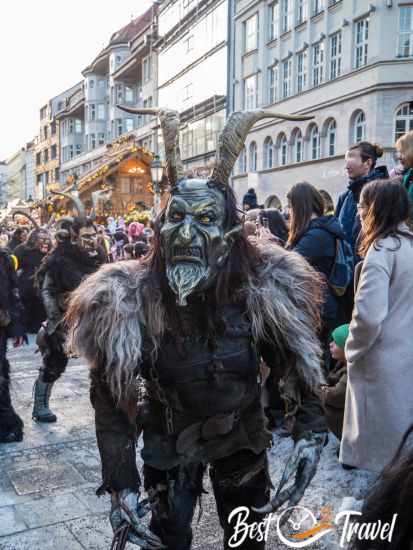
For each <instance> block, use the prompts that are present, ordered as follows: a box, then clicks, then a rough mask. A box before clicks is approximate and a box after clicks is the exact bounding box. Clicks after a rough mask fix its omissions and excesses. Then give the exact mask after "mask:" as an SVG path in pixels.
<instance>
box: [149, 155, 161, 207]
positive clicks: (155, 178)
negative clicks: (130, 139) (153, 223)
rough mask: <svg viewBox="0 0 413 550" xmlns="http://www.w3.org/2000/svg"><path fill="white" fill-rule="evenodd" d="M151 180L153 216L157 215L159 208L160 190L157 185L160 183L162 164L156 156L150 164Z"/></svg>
mask: <svg viewBox="0 0 413 550" xmlns="http://www.w3.org/2000/svg"><path fill="white" fill-rule="evenodd" d="M151 178H152V184H153V190H154V195H155V197H154V199H155V200H154V210H155V215H158V213H159V209H160V206H161V189H160V187H159V184H160V183H161V181H162V178H163V164H162V161H161V159H160V158H159V157H158V156H156V157H155V158H154V159H153V161H152V162H151Z"/></svg>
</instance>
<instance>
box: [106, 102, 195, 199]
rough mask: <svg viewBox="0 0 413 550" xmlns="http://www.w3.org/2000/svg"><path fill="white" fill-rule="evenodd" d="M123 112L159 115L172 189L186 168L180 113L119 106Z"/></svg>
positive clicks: (168, 110)
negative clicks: (180, 136) (180, 138)
mask: <svg viewBox="0 0 413 550" xmlns="http://www.w3.org/2000/svg"><path fill="white" fill-rule="evenodd" d="M117 107H118V108H119V109H121V110H122V111H126V112H127V113H132V114H134V115H157V116H159V121H160V123H161V128H162V135H163V141H164V146H165V160H166V171H167V174H168V180H169V184H170V186H171V187H172V189H173V188H174V187H175V186H176V184H177V183H178V181H179V180H180V179H182V178H183V177H184V175H185V171H184V166H183V164H182V160H181V151H180V149H179V125H180V118H179V113H178V111H173V110H172V109H157V108H142V109H140V108H134V107H126V106H125V107H124V106H123V105H117Z"/></svg>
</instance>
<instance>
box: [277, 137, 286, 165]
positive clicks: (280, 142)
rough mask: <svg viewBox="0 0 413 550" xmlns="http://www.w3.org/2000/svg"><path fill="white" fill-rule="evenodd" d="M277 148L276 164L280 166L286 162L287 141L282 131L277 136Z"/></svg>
mask: <svg viewBox="0 0 413 550" xmlns="http://www.w3.org/2000/svg"><path fill="white" fill-rule="evenodd" d="M277 149H278V164H279V165H280V166H285V165H286V164H287V162H288V141H287V136H286V135H285V134H284V133H281V134H280V135H279V136H278V138H277Z"/></svg>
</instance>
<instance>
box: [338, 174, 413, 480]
mask: <svg viewBox="0 0 413 550" xmlns="http://www.w3.org/2000/svg"><path fill="white" fill-rule="evenodd" d="M359 211H360V216H361V220H362V226H363V237H362V240H361V242H360V248H359V251H360V254H361V255H362V256H363V257H364V261H363V267H362V270H361V274H360V280H359V283H358V286H357V293H356V297H355V305H354V312H353V318H352V321H351V323H350V333H349V337H348V340H347V342H346V347H345V354H346V359H347V393H346V406H345V411H344V423H343V437H342V441H341V450H340V462H342V463H344V464H348V465H350V466H355V467H357V468H363V469H366V470H372V471H373V472H380V471H381V470H382V469H383V468H384V466H386V464H388V463H389V462H390V460H391V459H392V457H393V456H394V454H395V452H396V450H397V448H398V446H399V445H400V442H401V440H402V438H403V435H404V433H405V432H406V430H407V429H408V428H409V426H410V424H411V422H412V419H413V400H412V395H413V376H412V365H413V346H412V342H411V332H412V326H413V308H412V293H413V278H412V265H413V233H412V232H411V231H409V228H408V226H407V225H406V220H407V219H408V216H409V199H408V196H407V192H406V190H405V189H404V187H403V186H402V185H400V184H398V183H394V182H392V181H389V180H387V181H380V180H378V181H375V182H371V183H369V184H368V185H366V186H365V187H364V189H363V191H362V193H361V196H360V203H359Z"/></svg>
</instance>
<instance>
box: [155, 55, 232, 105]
mask: <svg viewBox="0 0 413 550" xmlns="http://www.w3.org/2000/svg"><path fill="white" fill-rule="evenodd" d="M226 74H227V51H226V48H222V49H220V50H219V51H217V52H215V53H214V54H213V55H211V56H210V57H208V58H206V59H205V60H203V61H202V63H200V64H198V65H195V66H194V67H193V68H191V69H189V70H188V71H186V72H185V73H184V74H182V76H180V77H177V78H176V79H175V80H174V81H173V82H171V83H170V84H169V85H167V86H164V87H161V88H160V89H159V105H162V106H166V107H171V108H174V109H178V111H185V110H186V109H189V108H190V107H191V106H192V105H196V104H198V103H201V102H202V101H205V100H206V99H208V98H210V97H212V96H214V95H225V94H226ZM188 86H189V87H190V90H189V94H188V95H187V94H186V92H187V91H188V88H187V87H188Z"/></svg>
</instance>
